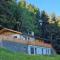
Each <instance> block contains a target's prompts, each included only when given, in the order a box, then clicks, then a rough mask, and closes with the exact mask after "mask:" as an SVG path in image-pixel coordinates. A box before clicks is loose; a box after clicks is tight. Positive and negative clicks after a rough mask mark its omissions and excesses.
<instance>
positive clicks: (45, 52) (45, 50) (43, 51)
mask: <svg viewBox="0 0 60 60" xmlns="http://www.w3.org/2000/svg"><path fill="white" fill-rule="evenodd" d="M31 47H33V48H34V55H35V54H40V55H51V54H52V53H51V50H52V48H45V47H40V46H32V45H29V46H28V54H29V55H31ZM35 48H36V51H35ZM35 52H36V53H35Z"/></svg>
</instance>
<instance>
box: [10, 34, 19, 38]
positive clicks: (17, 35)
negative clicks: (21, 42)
mask: <svg viewBox="0 0 60 60" xmlns="http://www.w3.org/2000/svg"><path fill="white" fill-rule="evenodd" d="M11 36H12V37H13V38H14V36H17V38H20V34H13V35H11Z"/></svg>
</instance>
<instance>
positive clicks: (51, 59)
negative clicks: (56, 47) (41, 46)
mask: <svg viewBox="0 0 60 60" xmlns="http://www.w3.org/2000/svg"><path fill="white" fill-rule="evenodd" d="M0 60H60V56H59V55H57V56H41V55H35V56H33V55H27V54H22V53H17V52H16V53H14V52H11V51H8V50H6V49H3V48H0Z"/></svg>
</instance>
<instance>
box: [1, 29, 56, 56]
mask: <svg viewBox="0 0 60 60" xmlns="http://www.w3.org/2000/svg"><path fill="white" fill-rule="evenodd" d="M0 47H4V48H6V49H9V50H11V51H14V52H24V53H27V54H29V55H31V54H33V55H35V54H39V55H52V54H55V50H54V49H53V47H52V45H51V44H48V43H45V42H43V41H40V40H36V39H35V38H34V36H31V35H30V36H29V35H24V34H23V33H21V32H18V31H15V30H11V29H7V28H3V29H1V30H0Z"/></svg>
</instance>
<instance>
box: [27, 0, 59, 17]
mask: <svg viewBox="0 0 60 60" xmlns="http://www.w3.org/2000/svg"><path fill="white" fill-rule="evenodd" d="M26 1H27V2H28V3H31V4H32V5H35V6H37V7H38V8H39V9H40V10H45V11H46V12H47V13H48V14H52V13H55V14H56V15H57V16H60V0H26Z"/></svg>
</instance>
